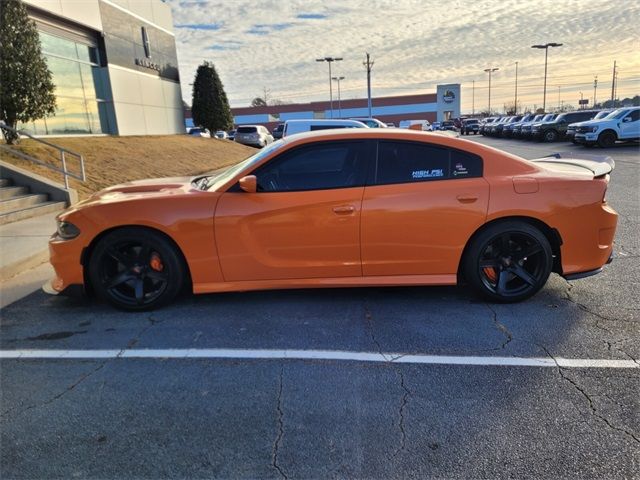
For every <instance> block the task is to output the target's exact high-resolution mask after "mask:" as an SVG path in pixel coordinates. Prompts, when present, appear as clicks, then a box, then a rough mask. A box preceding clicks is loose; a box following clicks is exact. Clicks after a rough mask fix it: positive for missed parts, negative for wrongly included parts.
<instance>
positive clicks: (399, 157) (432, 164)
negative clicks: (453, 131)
mask: <svg viewBox="0 0 640 480" xmlns="http://www.w3.org/2000/svg"><path fill="white" fill-rule="evenodd" d="M481 176H482V159H481V158H480V157H479V156H477V155H473V154H471V153H467V152H463V151H461V150H455V149H452V148H446V147H441V146H437V145H429V144H424V143H416V142H395V141H389V142H386V141H385V142H380V143H379V146H378V162H377V168H376V172H375V179H374V183H375V184H377V185H386V184H393V183H411V182H424V181H432V180H447V179H456V178H467V177H481Z"/></svg>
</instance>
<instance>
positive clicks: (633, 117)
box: [625, 110, 640, 122]
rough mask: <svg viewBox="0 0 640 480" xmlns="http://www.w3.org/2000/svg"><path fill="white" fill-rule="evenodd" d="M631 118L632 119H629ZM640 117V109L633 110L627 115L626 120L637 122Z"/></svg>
mask: <svg viewBox="0 0 640 480" xmlns="http://www.w3.org/2000/svg"><path fill="white" fill-rule="evenodd" d="M627 118H629V119H630V120H627ZM638 119H640V110H633V111H632V112H631V113H630V114H629V115H627V116H626V118H625V120H626V121H627V122H635V121H637V120H638Z"/></svg>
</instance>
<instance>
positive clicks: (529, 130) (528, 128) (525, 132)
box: [520, 113, 557, 139]
mask: <svg viewBox="0 0 640 480" xmlns="http://www.w3.org/2000/svg"><path fill="white" fill-rule="evenodd" d="M556 116H557V114H556V113H547V114H546V115H545V116H544V117H542V118H541V119H540V120H539V121H536V122H531V123H530V124H528V125H523V126H522V129H521V130H520V138H526V139H531V138H532V137H533V129H534V128H536V130H538V129H539V128H540V124H541V123H548V122H552V121H553V119H554V118H556Z"/></svg>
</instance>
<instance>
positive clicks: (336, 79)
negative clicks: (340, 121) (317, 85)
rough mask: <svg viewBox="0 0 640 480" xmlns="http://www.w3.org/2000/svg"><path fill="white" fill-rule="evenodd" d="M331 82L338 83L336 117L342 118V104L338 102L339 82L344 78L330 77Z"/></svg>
mask: <svg viewBox="0 0 640 480" xmlns="http://www.w3.org/2000/svg"><path fill="white" fill-rule="evenodd" d="M331 80H335V81H336V82H338V117H340V118H342V102H341V100H340V80H344V77H331Z"/></svg>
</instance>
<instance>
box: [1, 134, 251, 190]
mask: <svg viewBox="0 0 640 480" xmlns="http://www.w3.org/2000/svg"><path fill="white" fill-rule="evenodd" d="M49 141H50V142H52V143H55V144H56V145H60V146H61V147H64V148H68V149H69V150H72V151H74V152H77V153H80V154H82V155H83V156H84V159H85V169H86V176H87V181H86V182H84V183H82V182H79V181H76V180H73V179H72V180H71V181H70V183H71V185H70V186H71V187H72V188H75V189H76V190H77V191H78V196H79V198H80V199H82V198H86V197H88V196H89V195H91V194H92V193H94V192H96V191H98V190H101V189H103V188H105V187H108V186H110V185H114V184H118V183H123V182H127V181H130V180H140V179H144V178H154V177H172V176H188V175H197V174H200V173H204V172H209V171H211V170H216V169H218V168H221V167H224V166H227V165H233V164H235V163H237V162H239V161H240V160H242V159H244V158H247V157H248V156H250V155H253V154H254V153H255V152H256V150H255V149H254V148H251V147H246V146H244V145H240V144H237V143H234V142H230V141H228V140H218V139H213V138H199V137H190V136H188V135H163V136H145V137H66V138H53V139H51V140H49ZM14 148H17V149H19V150H20V151H22V152H23V153H26V154H28V155H31V156H34V157H36V158H38V159H40V160H42V161H45V162H47V163H51V164H52V165H55V166H60V161H59V157H58V153H57V151H56V150H54V149H52V148H50V147H47V146H45V145H42V144H40V143H38V142H34V141H33V140H22V141H21V142H20V144H19V145H17V146H15V147H14ZM0 158H1V159H2V160H4V161H6V162H9V163H12V164H14V165H17V166H19V167H22V168H24V169H26V170H29V171H32V172H34V173H37V174H39V175H42V176H44V177H47V178H50V179H51V180H53V181H55V182H60V183H62V174H60V173H57V172H54V171H52V170H49V169H47V168H45V167H42V166H40V165H36V164H34V163H31V162H28V161H26V160H21V159H19V158H17V157H15V156H13V155H10V154H8V153H5V152H3V151H2V150H0ZM68 168H69V169H70V170H72V171H75V172H79V171H80V170H79V165H78V162H77V161H76V160H75V157H71V156H69V157H68Z"/></svg>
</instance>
